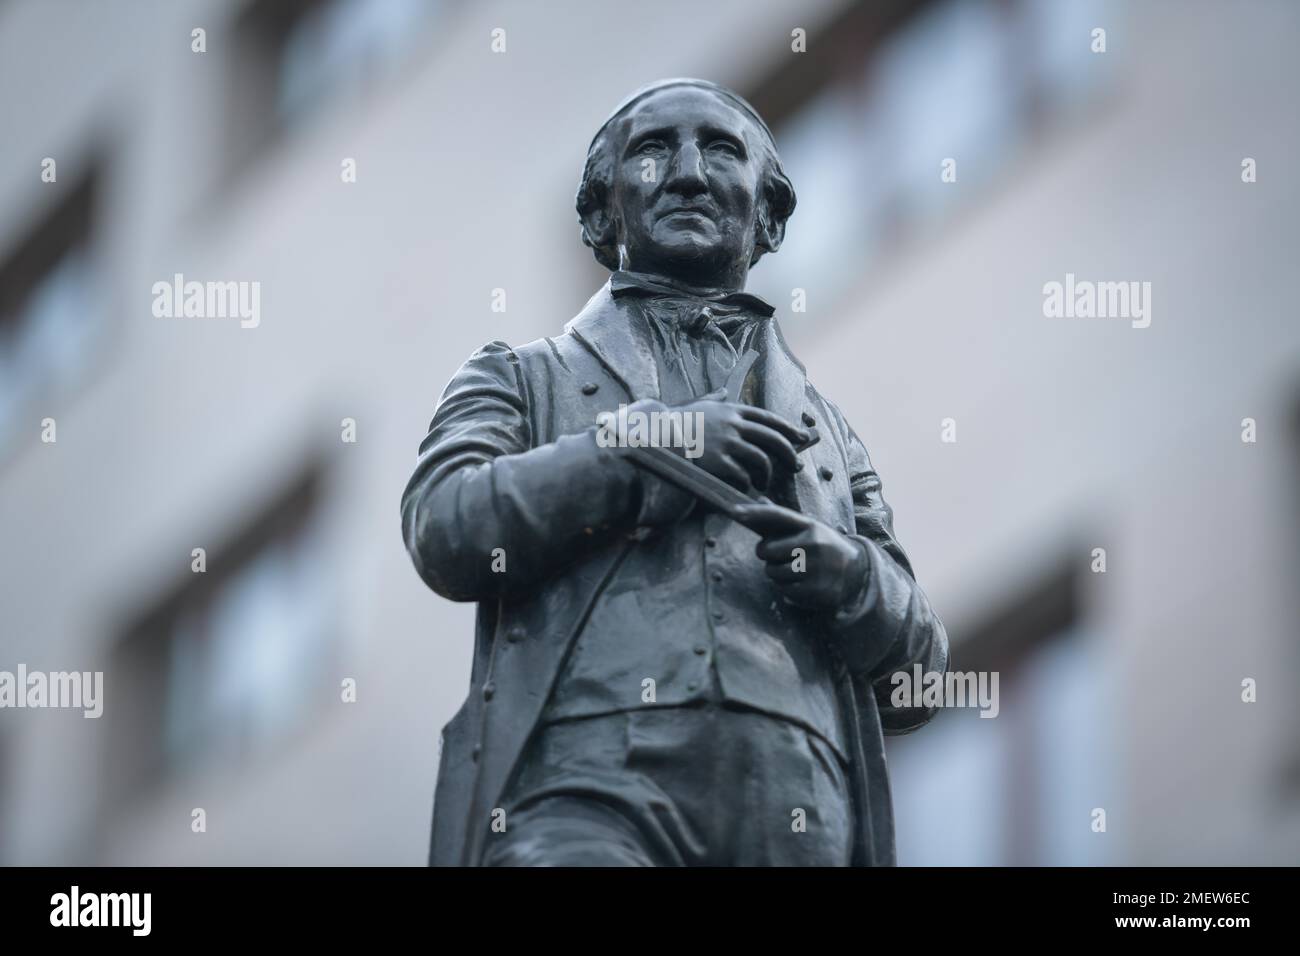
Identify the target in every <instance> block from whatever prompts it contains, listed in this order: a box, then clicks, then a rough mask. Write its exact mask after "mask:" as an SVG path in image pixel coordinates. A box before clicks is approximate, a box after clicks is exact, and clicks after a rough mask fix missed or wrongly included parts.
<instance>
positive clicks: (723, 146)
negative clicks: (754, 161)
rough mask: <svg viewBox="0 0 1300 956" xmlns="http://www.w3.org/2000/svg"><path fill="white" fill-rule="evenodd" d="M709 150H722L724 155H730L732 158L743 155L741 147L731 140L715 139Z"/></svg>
mask: <svg viewBox="0 0 1300 956" xmlns="http://www.w3.org/2000/svg"><path fill="white" fill-rule="evenodd" d="M708 148H709V149H711V150H720V151H722V152H724V153H729V154H730V155H732V156H740V155H741V150H740V147H739V146H737V145H736V144H735V143H733V142H732V141H731V140H729V139H715V140H714V141H713V142H711V143H709V146H708Z"/></svg>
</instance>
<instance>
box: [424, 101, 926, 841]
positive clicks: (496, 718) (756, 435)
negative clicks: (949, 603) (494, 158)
mask: <svg viewBox="0 0 1300 956" xmlns="http://www.w3.org/2000/svg"><path fill="white" fill-rule="evenodd" d="M794 205H795V195H794V190H793V188H792V186H791V184H790V182H789V180H788V179H787V178H786V176H785V173H784V171H783V170H782V168H781V163H780V160H779V158H778V156H777V152H776V146H775V143H774V142H773V138H772V134H771V132H770V131H769V130H768V128H767V126H766V124H765V123H764V122H763V121H762V119H760V118H759V117H758V115H757V114H756V113H755V112H754V110H753V108H752V107H750V106H749V104H748V103H746V102H745V101H744V100H743V99H741V98H740V97H739V96H737V95H735V94H734V93H731V92H729V91H728V90H725V89H723V88H721V87H719V86H717V85H715V84H712V83H707V82H703V81H700V80H668V81H663V82H659V83H655V84H653V85H651V86H649V87H646V88H644V89H642V90H640V91H638V92H637V93H635V94H633V95H632V96H631V97H629V98H628V99H627V100H625V101H624V102H623V103H622V104H621V105H620V106H619V107H618V109H616V110H615V111H614V113H613V115H612V116H611V117H610V118H609V119H608V120H607V121H606V122H605V124H604V126H602V127H601V129H600V131H599V132H598V133H597V134H596V136H595V139H594V140H593V141H592V143H591V147H590V150H589V152H588V156H587V163H586V168H585V170H584V172H583V176H582V183H581V186H580V187H579V189H578V197H577V207H578V215H579V219H580V221H581V224H582V238H583V241H584V242H585V243H586V244H587V245H588V246H590V247H591V248H592V250H593V251H594V252H595V255H596V258H597V259H598V260H599V261H600V262H601V263H602V264H603V265H605V266H606V267H607V268H609V269H610V270H611V272H612V275H611V277H610V281H609V282H608V283H607V284H606V285H605V286H604V287H603V288H602V289H601V290H600V291H599V292H597V293H596V295H595V296H594V297H593V298H592V299H591V301H590V302H589V303H588V304H587V306H586V307H585V308H584V309H583V310H582V312H581V313H580V314H579V315H578V316H577V317H576V318H574V319H573V320H572V321H571V322H569V323H568V325H567V326H566V327H565V329H564V332H563V333H562V334H560V335H558V336H556V337H554V338H544V339H539V340H538V341H536V342H533V343H530V344H528V345H524V346H521V347H515V348H512V347H510V346H509V345H506V344H505V343H504V342H492V343H490V344H489V345H486V346H484V347H483V348H482V349H480V350H479V351H478V352H476V353H475V354H474V355H472V356H471V357H470V358H469V360H468V361H467V362H466V363H465V365H464V366H463V367H462V368H461V369H460V371H459V372H457V373H456V376H455V377H454V378H453V379H452V381H451V383H450V384H449V385H448V386H447V389H446V391H445V393H444V394H443V396H442V400H441V402H440V404H439V406H438V409H437V413H436V415H435V417H434V419H433V423H432V425H431V426H430V429H429V434H428V436H427V437H426V438H425V439H424V441H423V443H422V444H421V446H420V454H419V462H418V464H417V466H416V470H415V474H414V476H413V477H412V478H411V481H410V484H409V485H408V486H407V488H406V491H405V494H404V495H403V497H402V531H403V534H404V536H405V541H406V546H407V548H408V550H409V551H410V554H411V557H412V559H413V560H414V562H415V566H416V568H417V569H418V571H419V573H420V575H421V577H422V578H423V579H424V580H425V582H427V583H428V585H429V586H430V587H431V588H433V590H434V591H436V592H437V593H439V594H441V595H443V596H444V597H447V598H450V599H451V600H454V601H476V602H478V623H477V632H476V635H475V649H474V662H473V672H472V676H471V678H470V682H471V690H470V694H469V697H468V699H467V700H466V702H465V704H464V706H462V708H461V710H460V711H459V712H458V713H457V714H456V716H455V717H454V718H453V719H452V720H451V722H450V723H449V724H448V725H447V727H446V728H445V729H444V730H443V745H442V762H441V766H440V768H439V774H438V788H437V794H436V798H435V806H434V821H433V838H432V845H431V850H430V862H431V863H433V864H435V865H444V864H452V865H455V864H461V865H537V864H551V865H646V866H648V865H657V866H667V865H698V864H704V865H871V864H888V863H892V862H893V861H894V838H893V820H892V813H891V809H890V798H889V784H888V780H887V777H886V771H885V759H884V749H883V746H884V745H883V739H882V734H884V733H900V732H906V731H910V730H913V729H915V728H917V727H919V726H920V725H921V724H923V723H925V722H926V721H927V720H928V719H929V718H930V717H931V716H932V713H933V711H932V710H931V709H929V708H926V707H921V706H901V707H899V706H893V705H892V704H891V700H890V697H891V691H892V690H893V685H892V683H891V680H890V678H891V676H892V675H893V674H894V673H895V672H898V671H907V672H909V673H910V672H911V671H912V669H913V667H914V666H915V665H917V664H919V665H921V667H922V668H923V669H924V670H925V671H927V672H940V673H941V672H943V671H944V670H945V669H946V667H947V637H946V635H945V633H944V629H943V625H942V624H941V623H940V621H939V619H938V617H937V616H936V615H935V613H934V611H933V610H932V609H931V607H930V604H929V602H928V601H927V599H926V597H925V595H924V594H923V593H922V591H921V589H920V588H919V587H918V586H917V584H916V582H915V581H914V580H913V577H912V571H911V567H910V565H909V563H908V559H907V557H906V555H905V554H904V553H903V550H902V548H901V547H899V544H898V542H897V541H896V540H895V539H894V535H893V529H892V515H891V511H890V508H889V506H888V505H886V504H885V501H884V499H883V498H882V497H881V486H880V479H879V478H878V477H877V475H876V472H875V470H874V469H873V468H872V465H871V462H870V460H869V459H868V457H867V452H866V449H865V448H864V447H863V445H862V443H861V442H860V441H859V440H858V437H857V436H856V435H855V434H854V433H853V431H852V429H850V428H849V426H848V424H847V423H846V422H845V420H844V418H843V416H842V415H841V414H840V412H839V410H838V409H837V408H836V407H835V406H834V405H832V404H831V403H830V402H829V401H827V400H826V399H825V398H823V397H822V396H821V395H820V394H819V393H818V392H817V391H816V390H815V389H814V388H813V387H812V385H811V384H809V382H808V380H807V377H806V374H805V371H804V367H803V366H802V365H801V364H800V363H799V361H798V360H797V359H796V358H795V357H794V356H793V355H791V354H790V351H789V349H788V348H787V346H786V344H785V342H784V340H783V339H782V337H781V333H780V331H779V329H778V327H777V322H776V319H775V318H774V316H773V312H774V310H773V308H772V306H770V305H768V304H767V303H766V302H764V301H762V300H761V299H759V298H757V297H755V296H752V295H749V294H747V293H745V292H744V291H743V290H744V287H745V281H746V277H747V275H748V272H749V269H750V267H751V266H753V265H754V263H756V262H757V261H758V259H759V258H760V257H761V256H762V255H764V254H765V253H769V252H776V251H777V249H778V248H780V245H781V240H782V237H783V236H784V233H785V226H786V220H787V219H788V218H789V216H790V214H791V212H792V211H793V210H794ZM755 353H756V354H755ZM751 363H752V364H751ZM620 406H626V408H625V410H624V411H625V413H626V414H625V417H624V419H623V420H624V421H626V420H627V415H628V414H630V412H628V410H629V409H630V410H631V411H637V412H645V413H660V414H662V413H665V412H676V413H678V421H679V422H680V421H685V420H686V418H684V417H683V416H689V418H690V421H692V422H694V423H697V424H698V426H699V427H698V429H697V431H698V434H697V435H696V439H697V440H696V442H695V444H694V447H693V452H692V453H690V454H689V455H688V449H685V448H682V447H672V448H670V450H669V451H667V452H665V451H664V450H663V449H662V448H656V449H653V451H654V452H655V453H657V454H660V455H663V454H669V455H677V456H679V461H677V462H676V464H677V465H678V466H681V465H682V464H683V463H686V465H687V467H689V469H698V470H700V471H703V472H705V473H707V474H708V475H709V476H712V477H711V478H709V479H707V480H708V481H714V480H715V479H720V483H725V485H726V487H725V488H724V489H723V490H724V491H727V492H729V493H731V494H732V495H736V496H737V497H738V498H739V503H736V504H734V506H727V507H722V506H719V505H717V504H716V503H712V504H711V503H710V500H709V499H708V498H707V497H703V498H702V497H700V496H699V495H697V494H695V493H693V492H692V491H691V490H690V488H691V482H689V481H688V482H685V483H683V482H681V481H676V480H672V479H671V478H669V477H663V476H662V475H661V473H658V472H656V471H654V470H647V469H646V468H645V467H644V466H643V464H641V463H638V461H637V460H635V456H634V454H633V452H632V449H630V448H628V447H626V446H627V445H629V444H636V443H635V442H633V441H630V440H629V436H628V434H627V433H626V432H619V433H618V437H619V438H620V439H622V440H620V441H608V440H602V437H604V438H608V437H609V436H608V435H605V436H602V434H601V428H602V427H603V426H602V424H600V423H601V422H604V423H605V424H608V422H609V420H610V419H609V418H608V417H607V416H606V413H610V412H617V411H618V409H619V407H620ZM680 431H681V430H680V429H678V430H677V431H674V432H673V434H680ZM814 433H815V434H816V440H815V441H814V439H813V436H814ZM642 444H644V443H642ZM691 474H695V475H698V474H699V471H693V472H688V474H687V477H688V478H689V477H690V475H691ZM715 484H718V482H715ZM737 493H740V494H739V495H737ZM906 703H907V704H911V703H912V701H907V702H906Z"/></svg>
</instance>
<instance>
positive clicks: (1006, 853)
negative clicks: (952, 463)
mask: <svg viewBox="0 0 1300 956" xmlns="http://www.w3.org/2000/svg"><path fill="white" fill-rule="evenodd" d="M1077 586H1078V582H1077V579H1076V576H1075V574H1074V572H1073V571H1071V570H1068V569H1063V570H1061V571H1059V572H1056V573H1054V574H1052V575H1050V576H1049V577H1048V578H1045V579H1044V580H1043V581H1042V582H1041V583H1040V584H1039V585H1038V586H1036V587H1034V588H1033V589H1032V590H1031V591H1029V592H1028V593H1026V594H1024V595H1022V596H1021V597H1019V598H1018V599H1016V600H1015V601H1013V602H1012V603H1011V604H1009V605H1008V606H1007V607H1006V608H1005V609H1003V610H1002V611H1001V612H999V613H998V614H996V615H995V616H994V617H993V618H991V619H990V620H989V621H987V622H985V623H984V624H983V625H981V626H979V627H977V628H975V629H974V630H973V631H971V632H970V633H969V634H968V635H964V636H963V637H962V638H961V639H959V640H958V641H956V642H955V646H954V648H953V665H952V666H953V667H954V668H955V669H956V670H957V671H962V672H965V671H997V672H998V675H999V679H998V706H999V711H998V715H997V716H996V717H993V718H988V717H981V716H980V715H979V713H980V712H979V710H978V709H977V708H966V709H956V708H954V709H952V710H948V711H941V712H940V713H939V714H938V715H937V716H936V717H935V719H934V720H933V721H932V722H931V723H930V724H929V725H927V726H926V727H925V728H923V729H922V730H921V731H920V732H919V733H918V734H916V735H914V736H905V737H895V738H888V743H889V759H890V769H891V777H892V783H893V796H894V811H895V817H896V822H897V843H898V859H899V862H900V863H901V864H903V865H906V866H989V865H1031V866H1034V865H1044V866H1065V865H1074V866H1078V865H1094V864H1100V863H1105V862H1108V861H1110V857H1109V856H1108V855H1107V850H1108V849H1109V846H1110V844H1109V842H1108V841H1107V837H1106V835H1105V834H1099V833H1095V832H1093V830H1092V821H1093V818H1092V811H1093V809H1094V808H1097V807H1100V808H1103V809H1106V810H1107V812H1108V813H1109V812H1111V810H1113V807H1114V804H1113V797H1114V792H1113V788H1112V779H1111V774H1110V767H1111V766H1112V763H1113V759H1114V758H1113V757H1112V756H1111V754H1110V748H1112V747H1113V746H1114V744H1115V737H1114V736H1113V734H1112V732H1111V728H1110V721H1109V716H1110V713H1109V708H1110V706H1111V704H1110V702H1111V701H1113V699H1114V696H1113V695H1112V694H1111V693H1109V692H1108V690H1107V685H1106V676H1105V671H1104V668H1103V667H1102V665H1101V661H1100V660H1099V658H1098V653H1097V643H1096V640H1095V639H1094V637H1093V636H1092V635H1090V634H1089V632H1088V630H1087V628H1086V625H1085V624H1084V622H1082V621H1081V620H1080V616H1079V612H1078V606H1077V594H1076V589H1077ZM1113 822H1114V821H1112V820H1109V819H1108V820H1107V826H1108V828H1109V827H1111V826H1112V825H1113Z"/></svg>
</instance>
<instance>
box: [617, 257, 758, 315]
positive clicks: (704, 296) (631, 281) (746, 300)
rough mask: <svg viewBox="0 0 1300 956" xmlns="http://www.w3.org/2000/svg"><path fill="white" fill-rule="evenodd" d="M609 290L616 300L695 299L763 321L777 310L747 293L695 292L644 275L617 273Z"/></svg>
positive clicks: (706, 290)
mask: <svg viewBox="0 0 1300 956" xmlns="http://www.w3.org/2000/svg"><path fill="white" fill-rule="evenodd" d="M609 289H610V293H611V294H612V295H613V296H614V298H616V299H619V298H622V297H623V296H626V295H631V296H669V297H672V298H679V299H695V300H697V301H699V302H714V303H717V304H719V305H724V306H732V307H735V308H739V309H745V310H748V311H750V312H753V313H754V314H755V315H757V316H759V317H761V318H764V319H766V318H769V317H770V316H771V315H772V314H773V313H775V312H776V309H774V308H773V307H772V305H771V304H770V303H769V302H767V300H765V299H763V298H762V297H760V296H757V295H753V294H752V293H749V292H728V291H726V290H725V289H694V288H691V287H690V286H685V285H682V284H680V283H677V282H673V281H672V280H671V279H665V278H663V277H661V276H653V275H649V274H647V273H644V272H626V271H624V270H622V269H620V270H618V271H617V272H615V273H614V274H613V275H611V276H610V277H609Z"/></svg>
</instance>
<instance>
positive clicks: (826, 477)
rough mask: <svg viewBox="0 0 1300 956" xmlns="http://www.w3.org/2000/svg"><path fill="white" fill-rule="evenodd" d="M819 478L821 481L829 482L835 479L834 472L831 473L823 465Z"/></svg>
mask: <svg viewBox="0 0 1300 956" xmlns="http://www.w3.org/2000/svg"><path fill="white" fill-rule="evenodd" d="M821 476H822V480H823V481H830V480H831V479H832V478H834V477H835V472H833V471H831V470H830V469H829V468H827V467H826V466H825V465H822V470H821Z"/></svg>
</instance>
